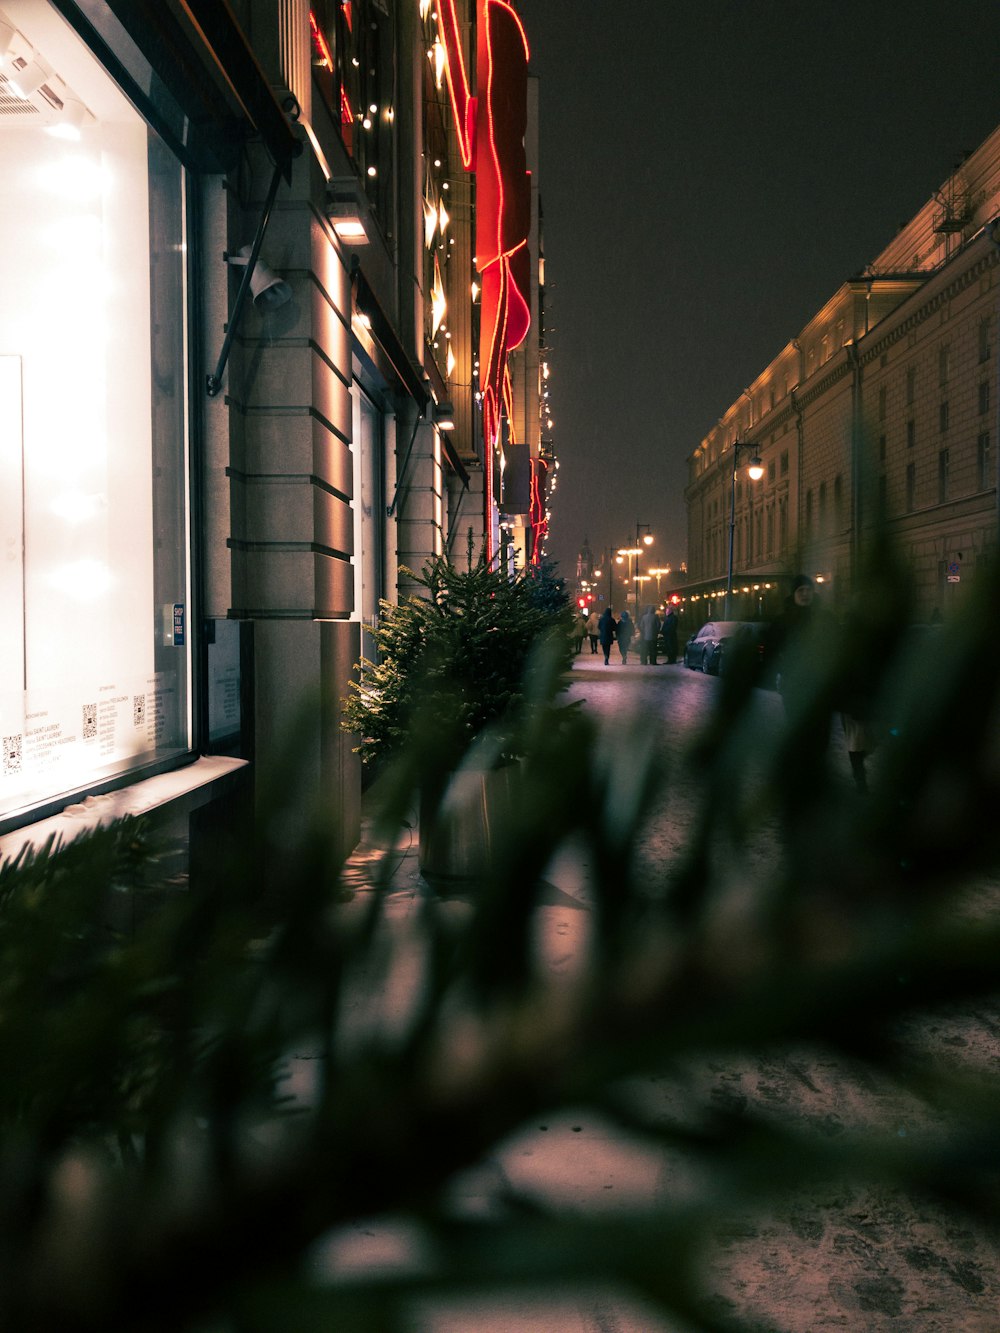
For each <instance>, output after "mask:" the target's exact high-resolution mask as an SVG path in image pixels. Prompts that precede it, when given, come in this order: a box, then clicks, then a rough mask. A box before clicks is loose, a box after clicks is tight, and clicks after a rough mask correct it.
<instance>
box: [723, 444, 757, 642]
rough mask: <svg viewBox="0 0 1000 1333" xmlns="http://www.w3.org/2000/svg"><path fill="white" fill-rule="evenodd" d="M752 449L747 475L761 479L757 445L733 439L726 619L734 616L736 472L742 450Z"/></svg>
mask: <svg viewBox="0 0 1000 1333" xmlns="http://www.w3.org/2000/svg"><path fill="white" fill-rule="evenodd" d="M741 449H742V450H743V451H744V452H746V451H747V450H750V452H751V453H752V457H751V459H750V462H749V463H748V464H747V476H748V477H749V478H750V480H751V481H760V479H761V477H762V476H763V475H764V465H763V463H762V462H761V461H760V455H759V454H758V453H757V446H756V445H755V444H751V443H750V442H749V441H748V440H741V439H740V438H739V436H737V437H736V439H735V440H734V441H733V477H732V485H731V488H730V492H729V575H728V577H727V579H726V619H727V620H732V618H733V533H734V532H735V530H736V473H737V472H738V470H739V462H740V450H741Z"/></svg>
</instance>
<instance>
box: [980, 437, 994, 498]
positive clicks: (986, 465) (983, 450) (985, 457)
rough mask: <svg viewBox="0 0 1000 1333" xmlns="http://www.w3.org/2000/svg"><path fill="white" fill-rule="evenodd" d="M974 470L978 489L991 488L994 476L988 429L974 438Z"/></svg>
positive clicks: (985, 489) (986, 489)
mask: <svg viewBox="0 0 1000 1333" xmlns="http://www.w3.org/2000/svg"><path fill="white" fill-rule="evenodd" d="M976 470H977V473H978V481H979V489H980V490H981V491H988V490H992V488H993V485H994V477H993V465H992V462H991V460H990V437H989V432H988V431H984V432H983V433H982V435H980V436H979V438H978V439H977V440H976Z"/></svg>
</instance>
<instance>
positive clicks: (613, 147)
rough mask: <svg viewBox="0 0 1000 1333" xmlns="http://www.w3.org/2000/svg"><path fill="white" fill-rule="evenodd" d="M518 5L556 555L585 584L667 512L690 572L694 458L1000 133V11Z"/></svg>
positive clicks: (913, 5) (977, 5) (979, 7)
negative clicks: (541, 277) (543, 320)
mask: <svg viewBox="0 0 1000 1333" xmlns="http://www.w3.org/2000/svg"><path fill="white" fill-rule="evenodd" d="M513 2H514V5H515V8H516V9H517V11H518V13H519V14H520V15H521V18H522V21H523V23H524V26H525V29H526V31H527V35H528V43H529V46H530V50H531V59H530V69H531V71H532V72H533V73H535V74H538V75H539V76H540V80H541V85H540V99H541V109H540V137H541V146H540V159H541V160H540V171H539V177H540V188H541V196H542V211H543V215H544V238H545V247H544V248H545V275H546V306H547V325H548V329H547V332H548V341H549V344H550V346H551V349H552V351H551V362H552V368H553V376H552V380H551V404H552V416H553V420H554V429H553V431H552V436H553V440H554V442H555V447H556V451H557V454H558V457H559V460H560V465H561V467H560V473H559V485H558V491H557V494H556V496H555V498H554V501H553V506H552V509H553V513H552V527H551V535H550V540H549V544H548V550H549V554H550V555H551V556H552V557H553V558H554V559H556V560H557V561H558V562H559V566H560V570H559V572H560V573H561V574H563V576H564V577H567V578H572V577H573V576H574V574H575V568H576V554H577V551H578V550H579V548H580V545H581V543H582V542H583V540H584V537H587V538H589V542H590V545H591V548H592V549H593V551H594V553H595V556H597V557H598V559H599V558H600V553H601V549H602V548H603V547H604V546H608V545H613V546H616V547H617V546H620V545H623V544H625V543H626V541H627V540H632V539H634V533H635V525H636V524H637V523H648V524H650V525H651V526H652V529H653V531H654V533H655V534H656V545H655V547H654V548H653V555H654V556H655V559H653V558H650V559H649V561H648V564H652V565H655V564H658V563H659V564H662V565H665V564H667V563H669V564H671V565H672V566H673V567H674V568H677V566H678V565H679V563H680V561H681V560H683V559H685V558H686V555H687V552H686V541H687V532H686V520H685V510H684V486H685V483H686V459H687V457H688V455H689V454H691V453H692V452H693V450H694V449H695V448H696V447H697V445H698V444H699V443H700V441H701V439H702V438H703V436H704V435H705V434H706V433H707V431H708V430H709V429H710V428H711V427H712V425H713V424H714V423H715V422H716V421H717V420H718V418H719V417H720V416H721V414H722V413H723V411H724V410H725V409H726V408H727V407H728V406H729V404H730V403H731V402H732V401H733V399H734V398H735V397H737V395H738V394H739V393H740V392H741V390H742V389H743V388H744V387H745V386H746V385H747V384H749V383H750V381H751V380H752V379H753V378H754V377H755V376H756V375H757V374H758V373H759V372H760V371H762V370H763V369H764V367H765V366H766V365H767V363H768V362H769V361H770V360H771V359H772V358H773V357H774V356H775V355H776V354H777V353H778V352H779V351H780V350H781V349H782V347H784V345H785V343H786V342H788V340H789V339H790V338H793V337H794V336H795V335H796V334H797V333H798V332H799V330H800V329H801V327H802V326H803V325H804V324H805V323H806V321H807V320H808V319H809V317H810V316H811V315H812V314H813V313H815V311H816V310H817V309H818V308H819V307H820V306H821V305H822V304H823V303H824V302H825V301H826V300H827V298H828V297H830V296H832V295H833V293H834V292H835V291H836V290H837V288H838V287H839V286H840V284H841V283H842V282H844V281H845V280H847V279H849V278H851V277H852V276H853V275H854V274H856V273H857V272H858V271H859V270H860V269H862V268H863V267H864V266H865V264H867V263H868V262H869V261H871V260H872V259H874V257H875V256H876V255H877V254H878V252H879V251H880V250H881V249H882V248H883V247H884V246H885V245H886V244H887V243H888V242H889V241H890V240H891V239H892V237H893V235H894V234H895V232H896V231H897V229H898V228H899V226H900V225H901V224H902V223H904V222H906V221H908V220H909V219H910V218H911V217H912V216H913V214H914V213H915V212H916V211H917V210H918V209H919V208H920V207H921V206H922V205H923V204H924V203H925V202H926V201H927V200H928V199H929V198H930V197H931V195H932V194H933V192H934V190H935V189H937V188H938V187H939V186H940V185H942V184H943V182H944V180H945V179H946V177H947V176H948V175H949V174H950V173H951V171H952V169H953V168H954V166H955V165H957V163H958V162H959V160H960V159H961V157H962V155H963V153H964V152H965V151H966V150H971V149H975V148H977V147H978V146H979V145H980V144H981V143H982V141H983V140H984V139H985V138H986V137H987V135H988V134H990V133H991V132H992V130H993V129H995V128H996V126H997V125H1000V3H998V0H952V2H951V3H947V4H941V3H936V4H931V3H929V0H892V2H891V3H879V0H864V3H862V2H861V0H841V3H837V4H813V5H805V4H791V3H785V2H783V0H773V2H772V3H765V2H764V0H748V2H747V3H736V2H735V0H734V2H732V3H721V2H720V0H693V3H688V4H682V3H680V0H616V2H615V3H611V4H601V3H598V0H563V2H562V3H559V2H557V0H513ZM630 534H632V536H631V537H630ZM643 564H644V566H646V564H647V561H646V560H644V561H643Z"/></svg>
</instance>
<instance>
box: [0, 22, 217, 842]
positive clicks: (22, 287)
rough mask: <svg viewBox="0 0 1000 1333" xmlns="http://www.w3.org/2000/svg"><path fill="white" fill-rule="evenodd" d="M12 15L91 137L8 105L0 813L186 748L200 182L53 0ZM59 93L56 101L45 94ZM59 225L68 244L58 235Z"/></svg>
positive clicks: (3, 131)
mask: <svg viewBox="0 0 1000 1333" xmlns="http://www.w3.org/2000/svg"><path fill="white" fill-rule="evenodd" d="M17 31H18V33H19V35H20V37H22V38H23V39H24V41H25V42H26V43H27V44H28V46H29V47H30V48H33V49H34V51H35V53H36V56H37V57H38V58H40V59H41V60H43V61H44V62H45V63H46V65H47V66H48V67H49V68H50V70H51V75H50V78H51V79H53V80H54V79H56V78H58V80H59V81H60V86H61V85H65V92H64V94H63V96H64V99H65V100H68V99H69V98H70V97H72V98H74V99H79V100H80V101H81V102H82V103H83V104H84V105H85V107H86V111H87V119H86V122H85V123H84V125H83V127H82V130H81V135H80V138H79V139H78V140H77V141H75V142H72V141H68V140H66V139H63V138H59V137H56V136H54V135H51V134H48V133H46V125H47V124H48V125H51V124H52V107H51V104H50V103H48V101H47V100H46V99H45V98H44V95H41V94H40V95H37V96H36V97H35V98H34V99H33V100H31V101H29V102H25V103H21V104H20V105H22V106H24V107H29V108H30V109H31V111H32V114H33V116H34V120H32V121H28V120H27V119H26V117H24V116H19V117H14V116H9V117H3V118H0V178H2V179H3V180H5V181H7V182H14V181H16V182H17V187H16V196H17V205H16V207H6V208H3V209H0V248H2V253H4V254H5V255H7V256H8V257H10V256H13V255H16V257H17V259H16V263H9V264H8V265H7V266H6V269H5V275H6V276H5V286H4V297H3V300H2V302H0V533H2V535H3V538H4V540H5V552H4V558H3V560H2V561H0V626H2V633H0V736H2V762H0V819H3V818H4V817H5V816H6V817H8V818H10V819H11V820H12V821H13V822H17V821H18V820H21V819H23V818H26V817H28V812H30V811H31V809H32V808H34V807H37V806H38V805H39V804H42V803H46V802H51V801H53V800H54V799H56V798H58V799H60V800H62V799H64V798H66V797H67V795H68V794H72V793H74V792H78V791H81V790H85V789H87V788H88V787H94V786H97V785H99V784H103V783H105V782H108V781H111V780H114V779H117V778H119V777H122V776H123V775H127V774H130V773H133V772H135V771H137V770H139V769H147V768H148V766H149V765H153V764H156V765H160V764H165V763H167V762H169V761H171V760H173V759H176V758H180V757H182V756H184V755H185V754H186V753H188V752H190V750H191V748H192V742H193V736H192V708H191V625H190V607H191V594H190V565H189V560H188V551H189V543H188V521H189V510H188V470H187V458H188V419H187V401H188V385H187V326H188V306H187V300H188V293H187V268H186V264H187V260H186V254H187V248H188V234H187V188H188V182H187V178H186V176H185V173H184V170H183V168H182V167H181V165H180V163H179V162H178V161H177V160H176V158H174V156H173V155H172V153H171V152H170V151H169V149H168V148H167V147H166V146H165V144H164V143H163V141H162V140H161V139H160V138H159V137H158V136H157V135H156V134H155V133H154V132H153V131H152V130H151V129H150V128H149V126H148V125H147V124H146V122H145V121H144V120H143V119H142V118H141V116H140V115H139V114H138V112H137V111H136V110H135V108H134V107H133V106H132V104H131V103H130V102H129V101H128V100H127V99H126V97H125V96H124V95H123V94H122V93H121V92H120V90H119V89H118V86H117V84H115V83H114V82H113V81H112V80H111V78H110V77H109V76H108V75H107V74H106V73H105V71H104V69H103V67H102V66H100V65H99V64H98V62H97V61H96V59H95V58H94V56H93V55H92V54H91V53H90V51H89V50H88V49H87V48H86V47H85V46H84V45H83V44H82V42H80V41H79V40H78V39H77V38H76V36H75V35H74V34H73V33H72V31H71V30H70V29H69V28H68V27H67V26H66V24H65V23H64V21H63V20H62V19H61V18H60V17H59V15H58V14H57V13H56V11H55V9H54V8H53V7H52V6H50V5H48V4H47V3H43V2H42V0H31V2H27V3H24V4H21V5H19V6H18V9H17ZM43 108H45V109H43ZM55 237H57V238H58V243H56V244H54V243H53V238H55Z"/></svg>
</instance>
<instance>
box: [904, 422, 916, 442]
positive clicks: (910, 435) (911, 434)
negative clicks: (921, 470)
mask: <svg viewBox="0 0 1000 1333" xmlns="http://www.w3.org/2000/svg"><path fill="white" fill-rule="evenodd" d="M916 442H917V423H916V422H915V421H914V420H913V418H912V417H911V418H910V420H909V421H908V422H907V423H906V447H907V449H912V448H913V446H914V445H915V444H916Z"/></svg>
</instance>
